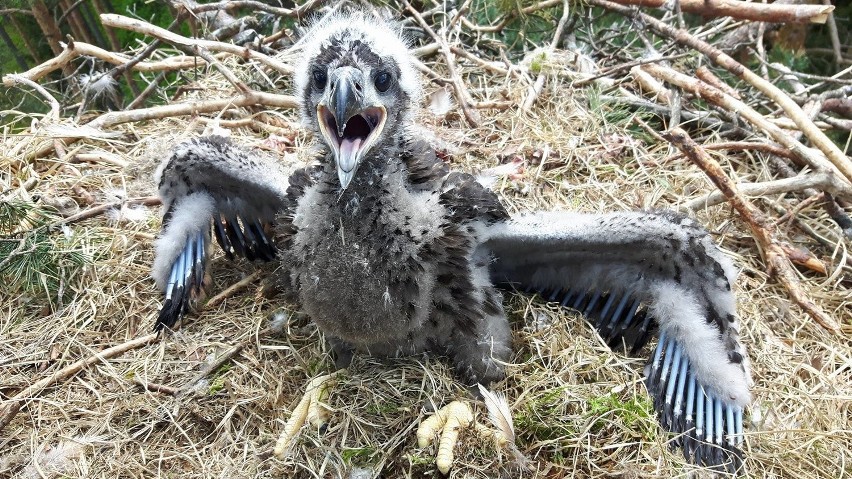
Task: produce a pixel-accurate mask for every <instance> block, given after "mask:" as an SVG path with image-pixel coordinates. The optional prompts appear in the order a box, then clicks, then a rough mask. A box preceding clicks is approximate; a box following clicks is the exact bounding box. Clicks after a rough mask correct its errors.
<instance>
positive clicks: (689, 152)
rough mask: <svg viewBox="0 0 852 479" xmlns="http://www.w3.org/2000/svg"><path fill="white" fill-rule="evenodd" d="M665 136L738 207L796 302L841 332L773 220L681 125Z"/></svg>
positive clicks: (828, 328) (774, 271)
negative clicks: (806, 286)
mask: <svg viewBox="0 0 852 479" xmlns="http://www.w3.org/2000/svg"><path fill="white" fill-rule="evenodd" d="M663 136H664V137H665V138H666V139H667V140H669V141H670V142H671V143H672V144H673V145H674V146H676V147H677V148H678V149H679V150H680V151H681V152H683V154H684V155H686V157H687V158H689V159H690V160H691V161H692V162H693V163H695V164H696V165H698V167H699V168H701V169H702V170H704V173H705V174H706V175H707V177H708V178H710V180H711V181H712V182H713V183H714V184H715V185H716V187H717V188H719V190H721V191H722V193H723V194H724V195H725V197H726V198H727V199H728V201H729V202H730V203H731V206H733V207H734V209H736V210H737V213H739V215H740V217H742V219H743V220H744V221H745V222H746V223H748V226H749V228H750V229H751V231H752V235H753V236H754V239H755V240H756V241H757V242H758V244H760V247H761V250H762V251H763V254H764V257H765V260H766V265H767V267H768V269H769V272H770V273H771V274H774V276H775V277H776V278H777V279H778V281H779V282H780V283H781V284H782V285H783V286H784V288H785V289H787V292H788V293H790V297H791V298H792V299H793V301H795V302H796V304H798V305H799V306H801V307H802V309H804V310H805V312H807V313H808V315H809V316H810V317H811V318H813V319H814V321H816V322H817V323H819V324H820V325H821V326H822V327H824V328H825V329H827V330H829V331H831V332H833V333H835V334H839V333H840V324H839V323H838V322H837V321H835V319H834V318H832V317H831V316H829V315H828V314H826V313H825V311H823V310H822V308H820V307H819V306H818V305H817V304H816V303H814V302H813V301H811V299H810V298H808V297H807V295H806V294H805V292H804V291H803V290H802V288H801V286H800V285H799V280H798V278H797V277H796V271H795V270H794V269H793V267H792V265H791V264H790V261H789V259H788V256H787V252H786V250H785V248H784V246H783V245H782V244H781V243H780V242H779V241H778V240H776V239H775V236H774V231H773V230H774V227H773V224H772V222H771V221H769V219H768V218H767V217H766V216H765V215H764V214H763V213H761V212H760V211H759V210H758V209H757V208H755V206H754V205H753V204H751V202H750V201H749V200H747V199H745V198H743V197H742V195H740V193H739V192H738V191H737V187H736V185H735V184H734V182H733V181H731V179H730V178H728V176H727V175H726V174H725V172H724V171H723V170H722V167H721V166H720V165H719V163H717V162H716V160H714V159H713V158H711V157H710V155H708V154H707V152H705V151H704V149H702V148H701V147H700V146H699V145H698V144H696V143H695V142H694V141H693V140H692V138H690V137H689V135H688V134H687V133H686V132H685V131H683V130H681V129H680V128H674V129H671V130H669V131H668V132H667V133H665V134H664V135H663Z"/></svg>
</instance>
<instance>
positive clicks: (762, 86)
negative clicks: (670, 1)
mask: <svg viewBox="0 0 852 479" xmlns="http://www.w3.org/2000/svg"><path fill="white" fill-rule="evenodd" d="M589 2H590V3H592V4H593V5H598V6H601V7H605V8H607V9H610V10H614V11H617V12H619V13H621V14H623V15H627V16H634V14H635V16H637V17H638V18H639V20H641V21H642V22H643V23H645V24H646V25H648V26H649V27H651V29H652V30H654V31H655V32H657V33H658V34H660V35H663V36H666V37H669V38H672V39H673V40H675V41H677V42H678V43H680V44H683V45H686V46H688V47H690V48H693V49H695V50H698V51H699V52H701V53H703V54H704V55H706V56H707V58H709V59H710V61H712V62H713V63H715V64H716V65H718V66H720V67H722V68H724V69H726V70H728V71H729V72H731V73H732V74H734V75H736V76H737V77H739V78H740V79H742V80H744V81H746V82H747V83H749V84H750V85H752V86H754V87H755V88H757V89H758V90H760V91H761V92H763V94H765V95H766V96H767V97H769V98H770V99H771V100H772V101H774V102H775V103H777V104H778V106H780V107H781V108H782V109H783V110H784V112H785V113H786V114H787V116H789V117H790V119H792V120H793V121H794V122H796V126H798V127H799V129H800V130H801V131H802V133H804V134H805V136H806V137H807V138H808V139H809V140H810V141H811V142H812V143H813V144H814V146H816V147H817V148H819V149H820V150H821V151H822V152H823V153H825V156H826V157H827V158H828V160H829V161H830V162H831V163H833V164H834V166H835V167H837V169H838V170H840V172H841V173H842V174H843V176H844V177H845V178H846V179H847V180H848V181H850V182H852V161H850V160H849V158H847V157H846V155H845V154H843V152H842V151H840V148H839V147H838V146H837V145H836V144H834V142H832V141H831V140H830V139H829V138H828V137H827V136H825V133H823V132H822V131H820V129H819V128H817V127H816V125H814V123H813V122H812V121H810V120H809V119H808V118H807V116H806V115H805V112H804V111H802V108H801V107H799V105H797V104H796V102H795V101H793V100H792V99H791V98H790V97H789V96H788V95H787V94H786V93H784V92H783V91H781V89H779V88H778V87H776V86H775V85H773V84H772V83H769V82H768V81H766V80H764V79H763V78H761V77H760V76H759V75H757V74H756V73H754V72H752V71H751V70H749V69H748V68H746V67H745V66H744V65H742V64H741V63H739V62H738V61H736V60H734V59H733V58H731V57H730V56H729V55H727V54H726V53H725V52H723V51H722V50H719V49H718V48H716V47H714V46H713V45H710V44H709V43H707V42H705V41H702V40H699V39H698V38H695V37H694V36H692V35H691V34H690V33H689V32H687V31H686V30H681V29H676V28H673V27H671V26H670V25H667V24H666V23H664V22H662V21H660V20H657V19H656V18H654V17H652V16H650V15H646V14H644V13H641V12H634V11H633V10H632V9H630V8H629V7H625V6H622V5H619V4H617V3H613V2H610V1H608V0H589Z"/></svg>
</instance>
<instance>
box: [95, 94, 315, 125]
mask: <svg viewBox="0 0 852 479" xmlns="http://www.w3.org/2000/svg"><path fill="white" fill-rule="evenodd" d="M253 105H261V106H268V107H274V108H296V107H297V106H299V102H298V99H297V98H296V97H293V96H290V95H277V94H274V93H263V92H258V91H249V92H248V93H243V94H241V95H237V96H235V97H233V98H230V99H225V100H206V101H193V102H186V103H176V104H172V105H163V106H155V107H151V108H141V109H138V110H128V111H112V112H109V113H104V114H103V115H101V116H99V117H98V118H95V119H94V120H92V121H91V122H90V123H88V124H89V125H90V126H92V127H95V128H104V127H109V126H115V125H119V124H121V123H128V122H136V121H145V120H153V119H157V118H166V117H170V116H183V115H197V114H199V113H211V112H218V111H222V110H224V109H227V108H236V107H245V106H253Z"/></svg>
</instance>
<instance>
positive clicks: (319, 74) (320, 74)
mask: <svg viewBox="0 0 852 479" xmlns="http://www.w3.org/2000/svg"><path fill="white" fill-rule="evenodd" d="M313 77H314V86H315V87H316V89H317V90H324V89H325V82H326V81H327V80H328V76H327V75H326V74H325V72H324V71H322V70H314V73H313Z"/></svg>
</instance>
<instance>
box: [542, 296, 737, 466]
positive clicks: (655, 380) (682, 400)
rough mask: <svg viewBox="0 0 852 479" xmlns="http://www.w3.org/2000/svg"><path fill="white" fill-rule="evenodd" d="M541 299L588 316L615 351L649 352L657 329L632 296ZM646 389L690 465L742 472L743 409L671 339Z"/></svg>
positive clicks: (655, 358) (662, 345) (662, 343)
mask: <svg viewBox="0 0 852 479" xmlns="http://www.w3.org/2000/svg"><path fill="white" fill-rule="evenodd" d="M534 291H535V290H534V289H533V288H529V289H528V290H527V291H526V292H528V293H529V292H534ZM539 294H540V295H541V296H542V297H543V298H544V299H545V300H548V301H552V302H558V303H559V304H560V305H561V306H563V307H567V308H571V309H574V310H577V311H579V312H581V313H583V315H584V317H585V318H586V320H587V321H589V323H591V324H592V326H594V328H595V329H596V330H597V331H598V333H599V334H600V335H601V337H602V338H603V339H604V340H605V341H606V342H607V344H608V345H609V346H610V347H612V348H615V347H616V346H618V345H623V346H624V347H625V348H627V349H629V350H630V352H631V354H633V353H636V352H637V351H638V350H639V349H641V348H642V347H644V346H645V345H646V344H647V343H648V341H649V340H650V338H651V336H652V335H653V333H654V332H655V331H656V329H657V324H656V321H655V320H654V319H653V318H652V317H651V315H650V314H648V311H647V310H646V309H644V308H642V307H641V305H640V302H639V300H638V299H637V298H636V297H635V296H634V295H633V294H631V293H621V292H618V291H610V292H607V293H601V292H599V291H588V290H585V289H569V290H564V289H561V288H557V289H554V290H552V291H545V292H539ZM645 384H646V386H647V388H648V392H649V393H650V394H651V396H652V398H653V400H654V410H655V411H656V413H657V416H658V418H659V421H660V423H661V424H662V426H663V427H664V428H665V429H666V430H668V431H670V432H673V433H675V434H677V437H676V438H675V439H674V440H673V441H672V446H673V447H680V448H682V449H683V453H684V456H685V457H686V458H687V460H689V461H690V462H692V463H694V464H698V465H702V466H707V467H710V468H713V469H715V470H717V471H719V472H725V473H729V474H736V473H737V472H738V471H740V470H741V469H742V467H743V455H742V451H741V450H740V448H739V447H740V446H741V445H742V443H743V409H742V407H741V406H739V405H737V404H735V403H730V402H726V401H724V400H722V399H721V398H718V397H716V396H714V395H713V394H712V393H711V392H710V391H708V390H706V389H705V387H704V385H702V384H701V383H700V382H698V381H697V380H696V378H695V376H694V375H693V373H692V370H691V368H690V364H689V359H688V358H687V357H686V355H685V354H683V349H682V347H681V345H680V344H678V343H677V342H676V341H675V340H674V339H671V338H667V337H666V335H665V333H662V334H660V340H659V343H658V344H657V347H656V349H655V350H654V354H653V355H652V356H651V359H650V361H649V364H648V367H647V368H646V379H645Z"/></svg>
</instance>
